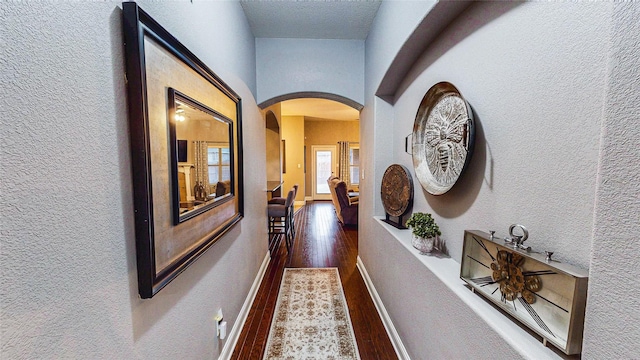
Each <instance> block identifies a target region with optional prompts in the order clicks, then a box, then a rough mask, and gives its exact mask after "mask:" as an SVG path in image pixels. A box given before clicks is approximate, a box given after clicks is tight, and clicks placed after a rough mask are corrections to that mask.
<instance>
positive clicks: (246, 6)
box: [240, 0, 381, 40]
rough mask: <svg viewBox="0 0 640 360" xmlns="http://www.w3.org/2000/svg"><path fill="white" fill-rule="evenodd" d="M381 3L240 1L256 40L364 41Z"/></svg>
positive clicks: (333, 0)
mask: <svg viewBox="0 0 640 360" xmlns="http://www.w3.org/2000/svg"><path fill="white" fill-rule="evenodd" d="M380 3H381V0H373V1H370V0H366V1H365V0H361V1H353V0H347V1H343V0H326V1H324V0H300V1H295V0H262V1H257V0H240V5H242V9H243V10H244V13H245V15H246V16H247V19H248V20H249V25H250V26H251V31H252V32H253V35H254V36H255V37H257V38H303V39H359V40H364V39H366V38H367V34H368V33H369V29H370V28H371V24H372V23H373V19H374V18H375V16H376V13H377V12H378V7H380Z"/></svg>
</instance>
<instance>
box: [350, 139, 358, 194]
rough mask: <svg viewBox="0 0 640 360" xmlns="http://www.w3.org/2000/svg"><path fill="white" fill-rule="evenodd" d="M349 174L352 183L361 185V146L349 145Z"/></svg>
mask: <svg viewBox="0 0 640 360" xmlns="http://www.w3.org/2000/svg"><path fill="white" fill-rule="evenodd" d="M349 176H350V178H351V184H353V185H360V148H359V147H357V146H351V147H349Z"/></svg>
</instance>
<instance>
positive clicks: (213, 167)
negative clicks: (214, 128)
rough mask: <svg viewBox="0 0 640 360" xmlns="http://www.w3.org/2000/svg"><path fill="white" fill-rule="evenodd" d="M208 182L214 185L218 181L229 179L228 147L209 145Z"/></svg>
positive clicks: (229, 160)
mask: <svg viewBox="0 0 640 360" xmlns="http://www.w3.org/2000/svg"><path fill="white" fill-rule="evenodd" d="M208 155H209V156H208V160H209V161H208V162H209V183H210V184H211V185H215V184H216V183H217V182H218V181H231V156H230V154H229V148H228V147H217V146H215V145H213V146H212V145H209V149H208Z"/></svg>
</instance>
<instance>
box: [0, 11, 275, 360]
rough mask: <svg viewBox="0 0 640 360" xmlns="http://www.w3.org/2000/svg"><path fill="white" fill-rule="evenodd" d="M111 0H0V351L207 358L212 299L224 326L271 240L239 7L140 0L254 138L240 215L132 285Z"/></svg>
mask: <svg viewBox="0 0 640 360" xmlns="http://www.w3.org/2000/svg"><path fill="white" fill-rule="evenodd" d="M120 6H121V5H120V2H99V3H79V2H73V3H62V2H56V3H36V2H21V3H11V4H9V3H6V2H2V3H0V16H1V18H2V19H1V20H2V23H3V26H2V28H1V31H2V33H1V38H2V42H3V45H2V48H3V50H2V61H1V62H0V63H1V64H2V76H1V81H2V84H1V85H2V86H1V87H0V88H1V89H2V90H1V91H2V96H1V97H0V102H1V107H2V109H3V112H4V116H3V120H2V130H1V131H0V133H1V134H2V135H0V136H1V137H2V147H1V150H0V151H1V155H2V167H1V168H0V174H1V179H2V180H1V183H2V193H1V194H2V195H1V196H2V207H0V209H1V210H0V212H1V213H0V219H1V222H2V225H1V226H2V233H1V235H2V252H1V255H0V261H1V269H2V276H1V280H0V281H1V290H0V291H1V301H2V312H1V320H0V324H1V325H0V326H1V329H2V336H1V340H0V341H1V346H2V347H1V354H2V355H0V357H1V358H3V359H20V358H29V359H36V358H38V359H48V358H50V359H53V358H85V359H95V358H110V359H114V358H122V359H131V358H144V359H151V358H157V359H177V358H183V359H203V358H215V357H217V355H218V353H219V351H220V349H221V348H222V345H223V342H221V341H218V340H216V339H214V324H213V321H212V320H211V317H212V315H213V314H214V312H215V311H216V310H217V309H218V308H219V307H222V308H223V309H224V310H225V319H227V320H228V321H229V326H230V327H231V326H232V325H233V322H234V321H235V319H236V316H237V314H238V311H239V309H240V307H241V305H242V303H243V301H244V299H245V297H246V295H247V292H248V290H249V287H250V285H251V283H252V282H253V280H254V278H255V275H256V273H257V271H258V268H259V265H260V263H261V262H262V259H263V258H264V255H265V254H266V251H267V247H266V238H267V237H266V229H265V227H264V224H265V223H266V219H265V216H266V215H265V211H264V202H265V200H266V196H265V193H264V191H263V190H264V183H265V169H264V155H263V151H264V148H265V143H264V142H265V126H264V121H263V120H262V118H261V116H260V114H259V112H258V110H257V106H256V103H255V100H254V97H253V95H252V93H253V92H255V85H254V73H255V62H254V61H255V60H254V59H255V50H254V44H255V43H254V39H253V36H252V35H251V33H250V30H249V26H248V24H247V22H246V19H245V18H244V14H243V12H242V9H241V7H240V5H239V4H238V3H236V2H195V3H193V4H192V3H190V2H179V3H176V2H173V3H162V4H160V3H157V2H153V3H146V2H143V3H142V4H141V6H142V8H143V9H144V10H146V11H147V12H149V13H150V15H151V16H152V17H154V18H155V19H156V20H157V21H158V22H159V23H160V24H162V25H163V26H165V27H166V28H167V29H168V30H169V31H170V32H171V33H172V34H173V35H175V36H176V37H177V38H178V39H179V40H181V41H182V42H183V43H184V44H185V45H186V46H187V47H189V48H190V49H191V50H192V51H193V52H194V53H195V54H196V55H198V56H199V57H200V58H201V59H202V60H203V61H204V62H205V63H207V64H208V65H209V66H210V67H211V68H212V69H213V70H214V71H215V72H217V73H218V75H220V76H221V77H222V79H223V80H224V81H225V82H227V83H228V84H229V85H230V86H231V87H232V88H233V89H234V90H235V91H236V92H237V93H239V94H240V96H241V97H242V98H243V116H244V117H243V122H244V142H245V144H253V145H254V146H251V147H247V146H245V152H244V161H245V168H246V169H252V170H253V175H252V176H250V177H245V192H246V193H247V195H248V196H246V198H245V218H244V219H243V220H242V221H241V222H240V224H239V225H237V226H236V227H234V228H233V229H232V230H231V231H230V232H229V233H228V234H226V235H225V236H224V237H223V238H222V239H221V240H220V241H219V242H218V243H216V244H215V245H214V246H213V247H212V248H211V249H210V250H209V251H207V252H206V253H205V254H204V255H203V256H202V257H201V258H200V259H199V260H198V261H197V262H196V263H195V264H193V265H192V266H191V267H189V268H188V269H187V270H186V271H185V272H184V273H182V274H181V275H180V276H178V277H177V278H176V279H175V280H174V281H173V282H172V283H170V284H169V285H168V286H167V287H166V288H164V289H163V290H162V291H161V292H160V293H159V294H158V295H156V296H155V297H154V298H153V299H149V300H144V301H143V300H140V299H139V297H138V289H137V275H136V260H135V239H134V222H133V206H132V187H131V164H130V155H129V135H128V122H127V112H126V88H125V84H124V54H123V52H124V49H123V36H122V20H121V9H120ZM187 20H188V21H187ZM260 239H264V240H265V241H260Z"/></svg>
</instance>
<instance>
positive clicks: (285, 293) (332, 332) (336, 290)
mask: <svg viewBox="0 0 640 360" xmlns="http://www.w3.org/2000/svg"><path fill="white" fill-rule="evenodd" d="M263 359H270V360H271V359H273V360H275V359H308V360H311V359H313V360H320V359H335V360H347V359H360V355H359V354H358V345H357V344H356V338H355V336H354V334H353V327H352V326H351V319H350V318H349V309H348V308H347V302H346V300H345V297H344V293H343V291H342V284H341V282H340V275H339V274H338V269H337V268H324V269H310V268H309V269H290V268H286V269H284V276H283V278H282V284H281V285H280V292H279V293H278V301H277V303H276V310H275V313H274V314H273V321H272V322H271V329H270V330H269V338H268V340H267V348H266V351H265V355H264V358H263Z"/></svg>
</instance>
